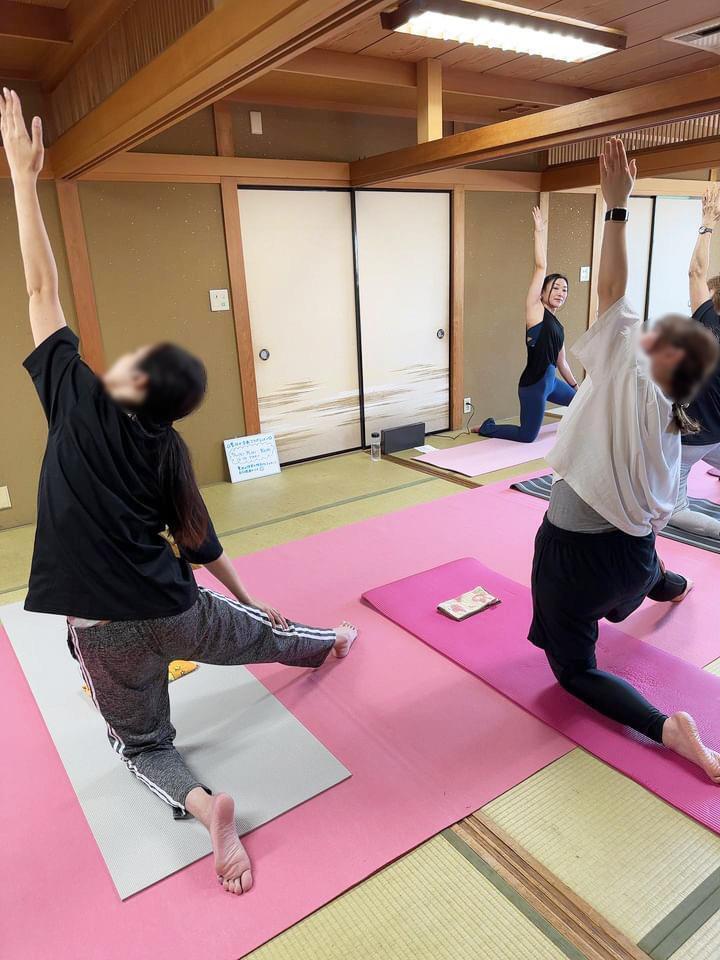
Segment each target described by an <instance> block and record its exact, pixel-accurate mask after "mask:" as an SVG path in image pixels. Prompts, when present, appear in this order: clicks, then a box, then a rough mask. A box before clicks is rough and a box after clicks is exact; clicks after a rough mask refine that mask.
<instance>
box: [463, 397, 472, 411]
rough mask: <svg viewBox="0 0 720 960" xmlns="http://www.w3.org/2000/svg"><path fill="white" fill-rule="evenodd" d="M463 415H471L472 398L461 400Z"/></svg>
mask: <svg viewBox="0 0 720 960" xmlns="http://www.w3.org/2000/svg"><path fill="white" fill-rule="evenodd" d="M463 413H472V397H465V399H464V400H463Z"/></svg>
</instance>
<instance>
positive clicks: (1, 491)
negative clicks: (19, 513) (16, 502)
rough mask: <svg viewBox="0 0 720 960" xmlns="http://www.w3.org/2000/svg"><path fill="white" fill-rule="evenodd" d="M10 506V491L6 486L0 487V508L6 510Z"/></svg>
mask: <svg viewBox="0 0 720 960" xmlns="http://www.w3.org/2000/svg"><path fill="white" fill-rule="evenodd" d="M11 506H12V504H11V503H10V491H9V490H8V488H7V487H0V510H8V509H9V508H10V507H11Z"/></svg>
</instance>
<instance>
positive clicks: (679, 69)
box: [593, 48, 719, 93]
mask: <svg viewBox="0 0 720 960" xmlns="http://www.w3.org/2000/svg"><path fill="white" fill-rule="evenodd" d="M681 49H682V48H681ZM718 62H719V60H718V57H716V56H714V55H713V54H712V53H691V54H689V55H688V56H686V57H679V58H678V59H677V60H666V61H665V62H664V63H656V64H654V65H653V66H650V67H644V68H642V69H640V70H632V71H630V72H629V73H623V74H620V76H617V77H609V78H608V79H607V80H601V81H599V82H597V83H593V88H594V89H596V90H602V91H603V92H605V93H612V92H614V91H616V90H628V89H629V88H630V87H638V86H640V85H641V84H643V83H654V82H655V80H666V79H668V78H669V77H677V76H678V75H680V74H685V73H694V72H695V71H696V70H704V69H705V67H716V66H717V65H718Z"/></svg>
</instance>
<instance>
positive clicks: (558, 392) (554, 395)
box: [548, 377, 575, 407]
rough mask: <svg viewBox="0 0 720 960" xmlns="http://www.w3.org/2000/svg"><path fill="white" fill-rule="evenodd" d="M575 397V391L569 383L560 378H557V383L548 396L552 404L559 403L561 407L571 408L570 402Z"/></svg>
mask: <svg viewBox="0 0 720 960" xmlns="http://www.w3.org/2000/svg"><path fill="white" fill-rule="evenodd" d="M574 396H575V390H573V388H572V387H571V386H570V384H569V383H565V381H564V380H561V379H560V377H555V383H554V384H553V388H552V390H551V391H550V394H549V395H548V400H549V401H550V403H559V404H560V406H561V407H569V406H570V402H571V401H572V399H573V397H574Z"/></svg>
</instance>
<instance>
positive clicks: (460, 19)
mask: <svg viewBox="0 0 720 960" xmlns="http://www.w3.org/2000/svg"><path fill="white" fill-rule="evenodd" d="M381 19H382V24H383V26H384V27H386V28H387V29H390V30H395V31H397V32H398V33H408V34H411V35H413V36H418V37H430V38H432V39H434V40H447V41H449V42H452V43H472V44H474V45H475V46H483V47H494V48H496V49H498V50H513V51H515V52H516V53H526V54H529V55H530V56H535V57H545V58H547V59H550V60H564V61H565V62H566V63H580V62H581V61H583V60H592V59H593V57H601V56H603V54H606V53H611V52H612V51H614V50H622V49H624V48H625V45H626V43H627V37H626V36H625V34H623V33H621V32H620V31H619V30H610V29H608V28H607V27H596V26H594V25H593V24H589V23H582V22H581V21H579V20H569V19H567V18H565V17H550V16H548V15H546V14H537V13H532V12H529V11H527V10H523V9H521V8H518V7H511V6H507V5H504V4H495V3H474V2H468V0H406V2H405V3H402V4H400V6H399V7H398V8H397V10H394V11H393V12H392V13H383V14H382V15H381Z"/></svg>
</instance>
